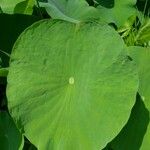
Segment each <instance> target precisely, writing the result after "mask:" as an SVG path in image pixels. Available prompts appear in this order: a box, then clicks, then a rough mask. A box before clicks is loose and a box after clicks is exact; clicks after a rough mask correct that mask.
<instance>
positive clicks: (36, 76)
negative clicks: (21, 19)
mask: <svg viewBox="0 0 150 150" xmlns="http://www.w3.org/2000/svg"><path fill="white" fill-rule="evenodd" d="M16 83H17V84H16ZM137 85H138V78H137V72H136V69H135V65H134V64H133V62H132V61H131V60H130V59H129V58H128V57H127V55H126V52H125V50H124V43H123V41H122V40H121V38H120V36H119V35H118V34H117V33H116V32H115V31H114V29H112V28H111V27H109V26H107V25H100V24H97V23H86V24H73V23H69V22H64V21H49V20H45V21H41V22H38V23H36V24H34V25H33V26H31V27H30V28H28V29H27V30H26V31H24V32H23V34H22V35H21V36H20V38H19V39H18V40H17V42H16V43H15V45H14V48H13V52H12V55H11V62H10V69H9V75H8V87H7V97H8V105H9V110H10V113H11V115H12V116H13V118H14V119H15V121H16V123H17V125H18V127H19V128H20V129H21V130H22V132H24V134H25V135H26V137H27V138H28V139H29V140H30V141H31V142H32V143H33V144H34V145H35V146H36V147H37V148H38V149H39V150H48V149H51V150H99V149H102V148H103V147H105V145H106V144H107V143H108V142H109V141H111V140H112V139H113V138H114V137H115V136H116V135H117V134H118V133H119V132H120V130H121V129H122V127H123V126H124V125H125V124H126V122H127V120H128V118H129V116H130V112H131V109H132V107H133V105H134V103H135V97H136V92H137V88H138V86H137ZM14 93H15V94H14ZM112 127H113V128H112Z"/></svg>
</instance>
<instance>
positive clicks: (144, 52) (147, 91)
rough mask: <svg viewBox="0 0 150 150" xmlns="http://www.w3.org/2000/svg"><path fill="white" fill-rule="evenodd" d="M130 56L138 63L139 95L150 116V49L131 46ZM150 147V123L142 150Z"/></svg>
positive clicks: (147, 149)
mask: <svg viewBox="0 0 150 150" xmlns="http://www.w3.org/2000/svg"><path fill="white" fill-rule="evenodd" d="M128 50H129V54H130V56H131V57H132V58H133V59H134V60H135V61H136V63H137V66H138V72H139V79H140V86H139V93H140V94H141V95H142V99H143V101H144V103H145V105H146V107H147V109H148V110H149V114H150V65H149V63H150V48H144V47H139V46H132V47H131V46H130V47H129V48H128ZM149 146H150V122H149V126H148V129H147V132H146V134H145V136H144V139H143V143H142V146H141V150H149Z"/></svg>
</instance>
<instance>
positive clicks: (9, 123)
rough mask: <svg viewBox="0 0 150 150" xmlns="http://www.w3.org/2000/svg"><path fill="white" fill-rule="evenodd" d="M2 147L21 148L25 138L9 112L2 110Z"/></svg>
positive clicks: (10, 149)
mask: <svg viewBox="0 0 150 150" xmlns="http://www.w3.org/2000/svg"><path fill="white" fill-rule="evenodd" d="M0 141H1V142H0V149H1V150H21V149H22V147H23V138H22V135H21V134H20V132H19V130H18V129H17V128H16V126H15V124H14V122H13V120H12V118H11V117H10V116H9V115H8V114H7V112H0Z"/></svg>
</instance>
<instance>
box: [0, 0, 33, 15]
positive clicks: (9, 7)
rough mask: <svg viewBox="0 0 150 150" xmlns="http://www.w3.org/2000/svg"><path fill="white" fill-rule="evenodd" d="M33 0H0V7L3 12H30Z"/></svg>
mask: <svg viewBox="0 0 150 150" xmlns="http://www.w3.org/2000/svg"><path fill="white" fill-rule="evenodd" d="M34 4H35V0H0V7H1V9H2V11H3V12H4V13H8V14H13V13H21V14H32V11H33V6H34Z"/></svg>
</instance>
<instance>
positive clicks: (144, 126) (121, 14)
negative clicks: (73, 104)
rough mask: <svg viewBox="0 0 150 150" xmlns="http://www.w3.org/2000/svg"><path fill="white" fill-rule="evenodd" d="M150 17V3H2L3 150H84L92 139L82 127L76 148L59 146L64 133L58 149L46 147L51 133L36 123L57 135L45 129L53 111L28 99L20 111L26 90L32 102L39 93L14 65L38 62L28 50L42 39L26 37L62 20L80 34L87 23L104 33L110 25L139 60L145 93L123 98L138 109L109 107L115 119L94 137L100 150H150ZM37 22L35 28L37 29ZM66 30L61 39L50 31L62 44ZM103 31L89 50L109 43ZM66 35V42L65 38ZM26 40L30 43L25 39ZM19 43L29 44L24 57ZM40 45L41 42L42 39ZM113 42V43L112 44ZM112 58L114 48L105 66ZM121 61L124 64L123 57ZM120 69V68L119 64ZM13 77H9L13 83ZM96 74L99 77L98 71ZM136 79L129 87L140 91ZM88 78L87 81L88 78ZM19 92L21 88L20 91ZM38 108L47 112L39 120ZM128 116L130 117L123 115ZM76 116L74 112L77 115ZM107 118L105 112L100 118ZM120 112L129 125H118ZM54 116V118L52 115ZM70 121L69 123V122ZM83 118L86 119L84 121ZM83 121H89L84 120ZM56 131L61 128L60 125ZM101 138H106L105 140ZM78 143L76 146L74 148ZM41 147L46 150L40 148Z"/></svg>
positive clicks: (141, 0)
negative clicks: (36, 108) (101, 43)
mask: <svg viewBox="0 0 150 150" xmlns="http://www.w3.org/2000/svg"><path fill="white" fill-rule="evenodd" d="M149 14H150V1H149V0H138V1H136V0H126V1H125V0H87V1H85V0H68V1H67V0H55V1H54V0H41V1H38V0H19V1H18V0H14V1H12V0H1V1H0V149H2V150H22V149H23V150H36V149H41V150H70V149H72V150H77V149H78V150H79V147H78V145H79V144H81V145H82V146H83V145H86V144H85V143H84V142H85V141H84V140H85V139H86V138H81V137H80V136H82V135H84V134H85V133H82V132H83V130H81V129H80V128H78V131H79V130H81V132H80V134H81V135H80V136H79V137H80V138H79V140H77V141H73V142H71V146H70V147H69V146H68V145H69V144H68V145H67V144H66V145H67V146H68V147H67V146H66V147H65V146H64V145H65V144H64V143H65V142H64V143H63V144H64V145H63V146H64V148H60V147H59V141H61V140H62V138H61V136H59V134H58V135H57V136H58V137H57V138H56V139H58V140H56V141H57V143H56V147H51V146H48V144H47V143H45V140H44V138H45V137H46V136H45V135H46V133H45V134H43V133H44V132H42V130H39V131H38V130H37V129H36V128H35V127H34V125H35V124H36V123H37V124H38V120H40V121H41V122H42V123H41V124H42V125H41V128H40V129H42V128H45V129H46V130H45V131H46V132H50V131H51V130H52V128H50V127H49V126H46V125H45V124H48V121H47V120H48V119H45V118H44V119H45V120H42V116H41V115H43V114H44V113H46V111H48V110H46V109H45V108H46V107H41V106H42V104H41V101H40V102H39V103H37V104H35V103H32V101H31V103H27V102H26V101H27V99H26V98H25V97H23V98H24V99H22V101H23V105H22V106H19V104H20V100H19V99H20V98H22V95H23V91H27V93H28V95H27V96H30V97H34V96H38V92H36V88H33V89H32V88H31V89H30V88H29V87H30V86H29V85H28V86H27V87H23V84H24V82H25V81H26V74H27V71H28V69H27V70H26V69H25V66H21V69H19V70H17V69H15V68H17V67H18V66H19V65H18V64H19V63H18V64H17V65H16V62H17V61H14V66H13V61H12V59H14V60H15V59H16V58H17V59H19V58H22V59H21V61H22V62H23V61H24V59H23V58H24V56H25V57H27V58H31V59H32V58H34V57H33V56H34V53H33V51H31V50H30V51H26V47H27V48H29V49H32V48H30V46H28V44H30V45H32V43H33V45H32V46H33V48H34V47H35V45H36V42H37V39H33V38H32V37H30V38H29V40H27V39H28V38H25V36H27V37H28V35H26V32H28V30H31V31H30V32H34V31H35V30H37V28H36V25H38V24H39V25H41V23H40V22H38V23H35V22H37V21H39V20H43V19H48V20H50V21H49V22H51V20H53V19H54V20H55V19H56V22H57V19H59V20H63V21H62V22H65V21H67V22H68V24H76V25H77V26H76V30H77V32H78V30H81V28H82V27H81V26H82V25H83V24H86V22H91V24H94V23H96V24H99V25H100V26H101V27H102V26H103V25H104V26H106V27H104V29H103V30H104V31H105V29H106V28H107V27H108V26H110V28H111V29H112V30H113V32H114V33H113V34H112V37H114V36H118V37H119V38H120V40H124V43H125V44H122V45H123V47H124V50H125V51H126V53H127V54H125V55H126V56H127V60H128V61H129V62H130V61H134V63H135V64H136V66H134V67H133V68H132V67H131V68H132V70H133V72H136V71H137V72H138V80H139V88H138V89H137V88H134V90H135V92H136V99H134V98H133V97H134V96H135V92H133V93H132V94H131V95H132V96H130V95H128V96H126V95H125V94H123V96H122V98H124V99H126V101H130V102H131V101H132V103H133V104H132V105H131V103H130V104H127V103H125V104H124V105H126V106H124V107H122V108H121V107H120V109H115V108H116V107H117V106H119V105H120V106H121V103H119V102H118V101H119V100H120V99H114V102H115V103H114V104H115V105H113V103H111V102H110V103H108V104H107V108H109V107H110V111H111V112H112V114H111V115H112V116H111V115H110V116H109V117H108V118H107V115H104V116H103V119H102V120H104V121H103V122H101V126H100V127H99V128H97V129H99V131H97V132H95V133H94V136H93V137H96V139H95V140H93V142H95V143H96V144H97V145H98V143H99V145H98V146H99V147H100V149H104V150H149V149H150V67H149V63H150V18H149ZM41 22H43V21H41ZM33 23H35V24H34V25H32V24H33ZM31 25H32V26H31ZM78 25H79V26H78ZM28 27H29V28H28ZM59 27H60V26H58V28H59ZM69 27H70V26H68V29H69ZM44 28H45V30H44V31H45V33H46V32H47V31H48V29H49V27H48V26H47V25H44V26H42V25H41V28H40V29H38V30H37V31H36V32H38V33H40V32H42V31H43V29H44ZM61 28H62V31H59V30H58V31H59V33H60V34H58V36H55V33H56V32H54V33H53V32H52V31H50V33H49V34H52V33H53V37H54V36H55V38H56V39H59V38H60V39H61V38H62V39H64V38H66V36H67V34H65V32H66V30H67V29H65V27H61ZM90 28H92V25H91V27H90ZM108 28H109V27H108ZM63 30H64V31H63ZM86 30H87V33H88V31H90V29H86ZM95 30H96V29H93V34H94V35H95V34H97V33H96V32H95ZM30 32H29V33H28V34H29V35H30V34H31V33H30ZM98 32H99V35H98V36H96V37H94V35H93V37H92V36H91V40H90V39H87V41H88V43H89V46H88V43H84V42H83V43H84V44H85V45H86V46H87V49H88V47H90V45H92V44H91V43H94V42H95V41H97V42H96V43H97V44H98V42H101V40H98V39H103V37H102V35H101V33H100V31H98ZM110 32H111V31H110ZM61 33H62V34H61ZM68 33H70V32H69V30H68ZM20 35H21V36H20ZM33 35H35V36H38V35H36V34H35V33H33ZM62 35H64V37H62ZM69 36H70V35H69ZM84 36H85V37H88V34H86V32H85V33H84V34H83V39H84V38H85V37H84ZM18 37H19V38H18ZM21 37H22V38H24V39H23V40H20V38H21ZM33 37H34V36H33ZM80 37H82V35H79V37H78V39H76V40H77V41H78V42H76V43H78V44H79V45H80V41H84V40H83V39H82V38H80ZM47 38H48V39H49V38H50V36H47ZM96 38H97V39H96ZM51 39H52V37H51ZM62 39H61V40H62ZM108 39H109V38H108ZM16 40H17V42H18V45H21V46H22V45H24V43H26V45H25V47H23V46H22V47H21V50H22V52H21V50H20V47H19V48H17V47H15V46H14V44H15V45H17V44H16V43H17V42H16ZM113 40H114V42H113ZM120 40H119V41H118V43H119V42H120ZM38 41H40V38H39V40H38ZM110 41H112V43H111V42H110ZM115 41H117V38H114V39H110V40H108V41H107V42H108V43H107V42H106V45H109V46H110V47H108V49H107V50H108V51H109V50H110V49H112V48H114V47H115V46H114V45H113V43H115ZM40 42H41V44H39V45H46V46H47V45H49V42H47V41H46V40H43V39H42V36H41V41H40ZM122 42H123V41H122ZM54 43H55V44H54ZM68 43H69V42H68ZM104 43H105V41H104ZM53 44H54V46H53ZM62 44H63V43H62ZM55 45H56V42H53V40H51V43H50V46H53V47H54V48H55ZM57 45H59V44H57ZM64 45H65V46H66V43H65V42H64ZM118 45H119V44H118ZM46 46H45V49H47V51H48V50H49V48H47V47H46ZM65 46H64V47H61V48H62V49H63V50H64V51H65V49H66V47H65ZM67 46H68V47H69V48H70V49H71V47H72V45H70V46H69V44H68V45H67ZM76 46H77V47H76ZM81 46H82V44H81ZM43 47H44V46H43ZM58 47H59V46H58ZM58 47H57V49H58ZM78 47H79V46H78V45H75V44H74V49H73V51H75V49H78ZM95 47H99V46H98V45H97V46H95ZM99 48H100V49H103V48H105V44H103V45H102V47H99ZM12 49H13V52H12ZM37 49H38V48H37ZM91 49H92V48H91ZM15 50H17V51H18V53H16V54H15V53H14V51H15ZM19 50H20V51H19ZM38 51H39V57H40V58H36V57H35V58H34V60H35V62H34V63H35V64H36V62H40V61H39V60H38V59H41V60H42V59H44V57H43V51H41V50H40V49H38ZM93 51H94V49H93ZM95 53H96V52H95ZM20 54H22V55H21V57H20ZM81 54H82V53H81ZM62 55H64V54H62ZM74 55H75V54H74V53H73V54H72V55H70V56H71V57H74ZM109 55H110V56H113V55H114V52H113V49H112V51H110V52H107V53H106V54H104V56H106V57H104V58H105V59H104V60H103V62H105V65H106V64H107V61H106V60H107V58H108V56H109ZM18 56H19V57H18ZM90 56H93V57H94V54H92V53H89V56H88V57H90ZM96 56H97V57H95V58H96V59H95V62H93V64H94V63H95V64H98V63H97V61H98V55H96ZM13 57H14V58H13ZM47 57H48V58H50V56H48V55H47V56H46V58H47ZM10 58H11V60H10ZM83 58H84V57H83ZM119 58H120V59H121V57H119ZM36 59H37V60H36ZM77 59H78V58H76V60H77ZM64 60H65V59H64V58H63V59H62V60H61V62H63V61H64ZM85 60H86V61H85ZM85 60H84V61H83V62H82V63H84V62H88V60H87V59H85ZM114 60H116V61H117V60H118V58H115V59H114ZM67 61H68V60H67ZM128 61H127V62H128ZM75 62H76V61H75ZM49 63H51V62H49ZM93 64H92V65H93ZM57 65H58V64H57ZM86 65H87V64H86V63H85V66H86ZM37 66H39V67H41V66H40V63H39V64H37ZM37 66H36V67H37ZM80 66H81V65H80ZM87 66H88V67H89V66H90V65H89V64H88V65H87ZM93 66H95V67H96V65H93ZM125 66H128V63H126V62H125ZM42 67H43V69H44V68H45V67H44V66H42ZM99 67H100V68H101V67H102V66H101V65H100V66H99ZM117 67H118V68H119V65H118V66H117ZM117 67H116V68H117ZM78 68H80V67H78ZM127 68H128V69H129V68H130V67H127ZM127 68H126V67H125V69H124V72H121V71H120V72H121V73H124V75H122V74H121V73H120V74H121V77H120V78H118V80H120V81H122V80H123V76H125V77H127V76H128V75H129V71H128V69H127ZM131 68H130V69H131ZM30 69H31V70H32V71H33V70H34V69H33V68H29V70H30ZM9 70H10V72H9ZM37 70H38V67H37ZM113 70H114V69H110V72H109V73H107V74H105V73H104V77H107V76H108V77H110V76H111V74H113ZM55 71H56V72H55V73H56V74H57V72H59V71H58V70H57V69H56V70H55ZM15 72H16V73H15ZM66 72H67V70H66ZM91 72H92V71H91ZM14 73H15V74H14ZM17 73H18V74H17ZM48 73H49V72H47V71H46V73H45V76H46V74H47V76H48ZM8 74H9V76H8V79H7V75H8ZM118 74H119V73H118ZM88 75H89V76H90V77H91V76H92V75H91V74H90V72H89V74H88ZM94 75H96V72H95V74H94ZM19 76H20V79H19V80H18V78H17V77H19ZM47 76H46V77H47ZM31 77H33V78H36V76H32V75H31ZM134 77H135V76H134ZM134 77H132V79H131V80H129V81H128V85H129V86H128V90H129V89H130V87H131V86H134V87H136V86H137V85H136V84H137V82H136V83H133V84H130V81H132V80H134V79H135V78H134ZM85 78H87V75H86V77H85ZM38 79H39V81H44V79H42V77H39V78H38ZM112 80H113V81H115V80H117V79H115V78H113V79H112ZM104 81H105V83H107V82H108V80H104ZM46 82H47V81H46ZM12 83H13V86H12V87H11V86H10V85H12ZM14 83H15V84H14ZM35 83H36V84H37V85H38V86H37V88H38V87H40V85H39V84H38V82H37V81H35ZM40 83H41V82H40ZM87 83H88V82H87ZM7 84H8V85H7ZM9 84H10V85H9ZM108 84H109V83H108ZM111 84H112V83H111ZM111 84H110V85H111ZM18 85H19V86H18ZM114 85H116V86H118V85H120V84H118V83H114ZM125 85H126V84H125V83H124V86H125ZM8 86H9V87H10V88H9V89H8ZM81 86H82V85H81ZM6 87H7V93H8V94H7V96H6ZM21 87H22V89H21ZM18 88H20V91H19V89H18ZM117 88H118V89H117ZM117 88H116V90H117V91H119V89H120V86H118V87H117ZM104 89H106V93H107V90H108V89H107V86H106V87H105V88H104ZM112 89H113V88H112ZM51 90H52V89H51ZM112 91H113V90H112ZM87 93H88V94H89V93H90V91H85V92H83V94H87ZM112 93H113V92H112ZM104 94H105V92H104ZM89 95H90V94H89ZM133 95H134V96H133ZM57 99H58V98H57ZM57 99H56V100H57ZM101 99H104V100H107V99H105V97H102V98H101ZM130 99H131V100H130ZM41 100H43V99H41ZM81 100H82V99H81ZM11 101H12V103H11ZM135 101H136V102H135ZM134 102H135V104H134ZM29 104H30V105H29ZM15 105H17V107H16V108H14V106H15ZM28 105H29V106H28ZM99 105H102V103H99ZM109 105H110V106H109ZM133 105H134V106H133ZM35 106H36V107H38V108H39V109H41V110H40V112H38V115H35V114H34V113H31V114H30V111H31V112H32V109H33V108H34V107H35ZM102 106H103V107H102ZM102 106H101V107H100V109H99V107H98V109H97V110H102V112H105V111H106V110H107V109H106V110H105V107H104V105H102ZM40 107H41V108H40ZM25 108H26V109H25ZM43 108H44V109H43ZM81 108H84V105H81ZM94 108H95V109H96V108H97V107H96V105H95V107H94ZM126 108H128V111H124V110H125V109H126ZM42 109H43V112H42ZM131 109H132V110H131ZM27 110H28V111H29V112H28V111H27ZM44 111H45V112H44ZM26 112H28V115H25V113H26ZM102 112H101V113H102ZM124 112H125V114H124V115H122V114H123V113H124ZM67 113H68V112H66V114H67ZM72 113H74V112H73V111H72ZM101 113H100V112H99V114H101ZM107 113H108V112H107ZM107 113H106V114H107ZM115 113H118V114H120V116H121V119H124V121H123V122H121V121H120V120H119V119H120V118H116V120H115V117H114V116H115ZM66 114H65V115H66ZM80 114H82V112H80ZM65 115H64V116H65ZM129 115H130V117H129ZM38 116H39V118H38ZM40 116H41V117H40ZM49 116H51V114H50V112H49ZM125 116H126V117H125ZM36 117H37V118H36ZM113 117H114V123H113V122H111V121H112V120H113V119H112V118H113ZM31 118H32V119H31ZM33 118H36V119H35V122H34V125H33V124H32V121H33ZM89 118H90V115H89ZM89 118H88V119H89ZM49 119H51V118H49ZM53 119H54V120H55V116H53ZM64 119H66V118H65V117H64ZM79 119H81V118H80V117H79ZM88 119H87V122H88ZM106 119H108V120H109V121H106ZM117 119H118V120H117ZM82 120H84V119H83V118H82ZM89 120H90V119H89ZM93 120H94V119H93ZM93 120H91V121H93ZM97 120H98V119H96V121H97ZM125 120H126V121H125ZM127 120H128V121H127ZM26 121H28V122H29V125H28V124H27V123H25V122H26ZM66 121H67V119H66ZM109 122H111V123H109ZM30 123H31V124H30ZM117 123H118V125H117V130H115V126H116V124H117ZM78 124H79V125H80V127H82V126H83V125H82V123H81V124H80V123H78ZM54 126H55V127H56V126H57V123H56V124H55V125H54ZM72 126H73V125H72ZM103 126H104V127H105V128H104V127H103ZM108 126H111V127H109V128H108ZM57 129H59V128H57ZM90 129H92V128H88V129H87V130H85V131H86V132H87V133H88V132H89V131H90ZM102 131H103V132H102ZM107 131H108V133H107ZM38 132H39V133H38ZM100 133H101V134H104V135H103V136H100ZM34 135H37V136H39V135H40V137H38V139H40V142H37V138H36V137H34ZM63 135H64V138H65V137H67V136H68V134H67V133H64V134H63ZM74 135H75V133H74V134H73V135H71V136H72V137H74ZM95 135H96V136H95ZM47 136H48V137H47V139H48V140H49V138H52V139H53V138H54V137H53V136H51V134H47ZM50 136H51V137H50ZM86 142H87V143H88V144H87V145H92V144H91V143H90V142H91V141H90V140H87V141H86ZM60 143H61V142H60ZM66 143H67V142H66ZM74 143H75V145H76V147H75V146H74V145H73V144H74ZM96 144H95V145H94V146H93V147H90V146H88V147H87V148H85V147H84V146H83V147H82V146H81V149H83V150H88V149H89V150H90V149H91V150H97V149H98V148H96V146H97V145H96ZM39 145H40V146H41V147H42V148H40V146H39ZM57 146H58V147H57ZM63 146H62V147H63ZM50 147H51V148H50Z"/></svg>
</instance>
